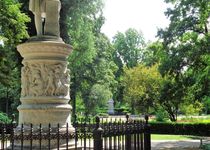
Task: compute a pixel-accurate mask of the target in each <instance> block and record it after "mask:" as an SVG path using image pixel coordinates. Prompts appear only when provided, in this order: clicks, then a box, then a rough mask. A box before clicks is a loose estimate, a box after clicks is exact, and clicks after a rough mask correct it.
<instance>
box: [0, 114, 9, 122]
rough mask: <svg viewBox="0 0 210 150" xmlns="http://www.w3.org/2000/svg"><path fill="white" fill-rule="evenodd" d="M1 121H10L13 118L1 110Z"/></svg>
mask: <svg viewBox="0 0 210 150" xmlns="http://www.w3.org/2000/svg"><path fill="white" fill-rule="evenodd" d="M0 122H1V123H10V122H11V120H10V119H9V117H8V116H7V115H6V114H5V113H3V112H0Z"/></svg>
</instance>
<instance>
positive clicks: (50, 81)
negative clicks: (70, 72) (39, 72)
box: [45, 70, 55, 96]
mask: <svg viewBox="0 0 210 150" xmlns="http://www.w3.org/2000/svg"><path fill="white" fill-rule="evenodd" d="M46 85H47V86H46V90H45V94H46V95H50V96H52V95H54V94H55V84H54V72H53V71H52V70H50V71H49V74H48V76H47V82H46Z"/></svg>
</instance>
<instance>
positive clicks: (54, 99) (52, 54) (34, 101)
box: [17, 41, 73, 132]
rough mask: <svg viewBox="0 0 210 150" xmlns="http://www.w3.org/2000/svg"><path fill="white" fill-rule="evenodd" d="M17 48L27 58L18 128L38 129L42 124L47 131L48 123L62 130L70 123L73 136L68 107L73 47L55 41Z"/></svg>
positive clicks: (22, 79) (22, 77)
mask: <svg viewBox="0 0 210 150" xmlns="http://www.w3.org/2000/svg"><path fill="white" fill-rule="evenodd" d="M17 48H18V51H19V53H20V54H21V56H22V57H23V58H24V59H23V61H22V64H23V67H22V70H21V88H22V90H21V98H20V101H21V105H20V106H19V107H18V111H19V127H20V125H21V124H23V125H24V126H26V127H27V126H30V124H33V126H34V128H36V127H37V128H38V127H39V125H40V124H42V127H43V131H44V130H45V129H44V128H45V127H46V128H47V127H48V125H49V123H50V124H51V127H52V128H54V127H57V124H58V123H59V124H60V127H62V128H63V129H65V127H66V124H67V123H68V124H69V132H73V127H72V126H71V110H72V108H71V105H69V100H70V93H69V90H70V88H69V87H70V74H69V73H70V71H69V69H67V65H68V62H67V57H68V56H69V54H70V53H71V50H72V48H71V46H70V45H67V44H64V43H62V42H55V41H53V42H52V41H31V42H28V43H24V44H21V45H18V47H17ZM18 129H19V128H17V130H18ZM65 131H66V130H64V132H65Z"/></svg>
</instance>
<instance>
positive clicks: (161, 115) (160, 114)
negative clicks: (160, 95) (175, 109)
mask: <svg viewBox="0 0 210 150" xmlns="http://www.w3.org/2000/svg"><path fill="white" fill-rule="evenodd" d="M155 116H156V121H160V122H164V121H166V119H168V114H167V112H166V111H165V110H164V109H163V108H162V107H160V108H159V109H158V110H157V111H156V113H155Z"/></svg>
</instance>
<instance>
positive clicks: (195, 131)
mask: <svg viewBox="0 0 210 150" xmlns="http://www.w3.org/2000/svg"><path fill="white" fill-rule="evenodd" d="M150 126H151V133H152V134H174V135H198V136H209V133H210V132H209V131H210V123H171V122H164V123H157V122H151V123H150Z"/></svg>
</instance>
